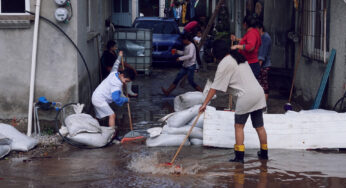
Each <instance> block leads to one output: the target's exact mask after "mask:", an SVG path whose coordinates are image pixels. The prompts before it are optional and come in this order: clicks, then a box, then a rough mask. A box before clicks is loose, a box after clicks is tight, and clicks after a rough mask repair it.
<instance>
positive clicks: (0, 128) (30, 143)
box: [0, 123, 38, 151]
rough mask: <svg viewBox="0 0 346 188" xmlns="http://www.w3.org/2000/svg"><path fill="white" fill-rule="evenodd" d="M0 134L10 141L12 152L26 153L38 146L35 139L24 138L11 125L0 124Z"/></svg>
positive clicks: (24, 136)
mask: <svg viewBox="0 0 346 188" xmlns="http://www.w3.org/2000/svg"><path fill="white" fill-rule="evenodd" d="M0 134H2V135H4V136H5V137H7V138H9V139H11V140H12V143H11V149H12V150H16V151H28V150H30V149H32V148H34V147H35V146H36V145H37V144H38V140H37V139H34V138H32V137H28V136H26V135H25V134H23V133H21V132H19V131H18V130H17V129H16V128H14V127H13V126H11V125H7V124H3V123H0Z"/></svg>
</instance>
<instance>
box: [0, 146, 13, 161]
mask: <svg viewBox="0 0 346 188" xmlns="http://www.w3.org/2000/svg"><path fill="white" fill-rule="evenodd" d="M10 151H11V146H10V145H0V159H1V158H3V157H5V156H6V155H7V154H8V153H10Z"/></svg>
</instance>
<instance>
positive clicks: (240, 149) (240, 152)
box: [229, 144, 245, 163]
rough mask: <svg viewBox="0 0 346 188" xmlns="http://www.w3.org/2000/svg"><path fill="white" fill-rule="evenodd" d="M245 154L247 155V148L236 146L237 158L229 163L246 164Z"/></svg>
mask: <svg viewBox="0 0 346 188" xmlns="http://www.w3.org/2000/svg"><path fill="white" fill-rule="evenodd" d="M244 153H245V146H244V145H236V144H234V154H235V158H234V159H231V160H229V161H230V162H238V163H244Z"/></svg>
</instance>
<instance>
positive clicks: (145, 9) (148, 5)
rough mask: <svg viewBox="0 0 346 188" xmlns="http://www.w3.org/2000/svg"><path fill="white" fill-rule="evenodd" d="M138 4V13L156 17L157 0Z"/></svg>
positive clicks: (143, 0)
mask: <svg viewBox="0 0 346 188" xmlns="http://www.w3.org/2000/svg"><path fill="white" fill-rule="evenodd" d="M138 3H139V13H142V14H143V15H144V16H146V17H148V16H150V17H152V16H154V17H158V16H159V12H160V11H159V10H160V6H159V5H160V3H159V0H140V1H138Z"/></svg>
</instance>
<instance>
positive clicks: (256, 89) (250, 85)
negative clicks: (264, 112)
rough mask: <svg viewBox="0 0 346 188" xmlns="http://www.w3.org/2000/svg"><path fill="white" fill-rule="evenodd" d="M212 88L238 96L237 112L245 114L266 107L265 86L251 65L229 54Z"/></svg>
mask: <svg viewBox="0 0 346 188" xmlns="http://www.w3.org/2000/svg"><path fill="white" fill-rule="evenodd" d="M211 88H213V89H216V90H219V91H223V92H226V91H227V90H228V89H230V90H229V91H230V92H229V93H231V94H232V95H233V96H236V97H238V99H237V102H236V109H235V113H236V114H245V113H249V112H253V111H255V110H259V109H263V108H264V107H266V101H265V97H264V91H263V88H262V87H261V86H260V84H259V83H258V81H257V79H256V78H255V76H254V74H253V73H252V71H251V68H250V65H249V64H248V63H247V62H245V63H240V64H239V65H238V63H237V62H236V60H235V59H234V58H233V57H232V56H230V55H227V56H226V57H224V58H223V59H222V60H221V62H220V63H219V65H218V66H217V70H216V73H215V78H214V82H213V84H212V86H211Z"/></svg>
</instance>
